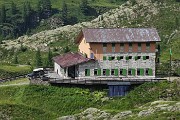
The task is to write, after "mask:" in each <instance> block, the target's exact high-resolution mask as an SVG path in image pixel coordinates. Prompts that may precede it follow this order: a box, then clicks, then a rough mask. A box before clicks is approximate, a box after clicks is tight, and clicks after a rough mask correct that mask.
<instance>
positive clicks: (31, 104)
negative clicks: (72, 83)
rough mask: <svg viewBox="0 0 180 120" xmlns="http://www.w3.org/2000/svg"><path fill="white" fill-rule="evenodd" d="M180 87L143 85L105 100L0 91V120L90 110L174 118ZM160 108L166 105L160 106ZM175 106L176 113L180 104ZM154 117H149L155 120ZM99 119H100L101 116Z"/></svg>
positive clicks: (87, 93) (78, 91)
mask: <svg viewBox="0 0 180 120" xmlns="http://www.w3.org/2000/svg"><path fill="white" fill-rule="evenodd" d="M179 85H180V83H179V81H174V82H166V81H164V82H158V83H145V84H143V85H140V86H139V87H136V88H135V89H134V90H132V91H131V92H130V93H129V94H128V95H127V96H124V97H115V98H108V97H107V95H106V92H107V90H102V91H99V90H98V91H97V90H94V91H92V89H91V90H90V89H82V88H77V87H71V88H68V87H63V86H61V87H55V86H37V85H36V86H34V85H29V86H8V87H0V119H5V120H6V119H9V118H11V119H12V120H15V119H16V120H17V119H18V120H19V119H27V120H28V119H34V120H39V119H45V120H46V119H55V118H58V117H61V116H65V115H73V114H77V113H80V112H82V111H84V110H86V109H87V108H92V107H93V108H94V107H96V108H97V109H101V110H103V111H106V112H107V113H110V114H111V115H113V116H114V115H116V114H117V115H118V113H120V112H123V111H127V110H128V111H132V115H134V117H137V114H138V113H139V114H140V112H141V111H143V110H146V111H147V112H149V111H150V112H151V108H152V109H153V110H156V111H154V113H155V114H156V113H158V109H159V110H161V111H159V112H160V113H161V114H163V112H164V111H167V115H171V116H174V117H175V118H176V117H178V114H179V111H177V114H176V113H171V111H172V110H174V109H172V107H170V106H176V103H178V102H179V101H180V94H179V88H180V86H179ZM154 101H159V102H154ZM152 102H153V103H152ZM162 104H168V105H167V106H164V107H163V106H159V105H162ZM177 105H178V106H177V108H178V109H179V104H177ZM157 106H159V107H157ZM169 107H170V108H169ZM156 108H157V109H156ZM161 108H162V109H161ZM173 108H174V107H173ZM163 109H164V110H163ZM166 109H169V111H168V110H166ZM175 109H176V108H175ZM146 111H144V112H141V115H142V119H143V118H144V117H146V116H144V114H145V113H146ZM86 113H87V112H86ZM143 113H144V114H143ZM88 114H91V113H90V112H89V113H88ZM88 114H82V115H84V116H86V115H88ZM155 114H153V113H152V114H149V115H153V116H156V115H155ZM161 114H159V115H161ZM99 115H102V116H103V115H104V114H99ZM80 117H81V115H80ZM94 117H96V115H94ZM129 117H130V116H129ZM147 117H149V116H147ZM160 117H164V116H160ZM153 118H154V117H153ZM165 118H167V116H165ZM137 119H138V117H137ZM101 120H102V119H101Z"/></svg>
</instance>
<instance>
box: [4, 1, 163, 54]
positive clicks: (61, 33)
mask: <svg viewBox="0 0 180 120" xmlns="http://www.w3.org/2000/svg"><path fill="white" fill-rule="evenodd" d="M136 1H137V4H135V5H132V4H131V3H130V2H126V3H125V4H123V5H121V6H119V7H118V8H116V9H112V10H110V11H109V12H106V13H104V14H102V15H100V16H98V17H97V18H96V19H94V20H92V21H90V22H82V23H78V24H75V25H67V26H63V27H59V28H56V29H54V30H46V31H42V32H40V33H37V34H34V35H32V36H22V37H19V38H18V39H17V40H13V41H12V40H11V41H10V40H7V41H6V43H5V44H4V46H5V47H6V48H11V47H12V46H13V47H15V48H18V47H19V46H20V44H22V43H23V45H24V46H27V47H29V48H31V49H37V48H40V49H41V50H42V51H45V50H48V48H47V45H48V44H49V43H51V42H54V41H59V40H64V39H66V40H70V41H71V42H73V41H74V40H75V38H76V36H77V34H78V33H79V32H80V30H81V29H82V28H85V27H90V28H99V27H109V28H112V27H115V28H116V27H126V26H123V24H120V23H119V22H117V21H122V22H123V21H124V22H126V21H127V20H128V21H130V20H133V19H135V18H137V17H141V16H144V17H145V18H146V20H147V21H148V19H149V18H151V16H152V15H156V14H157V13H158V12H159V9H158V7H157V4H156V3H152V2H151V0H136ZM55 21H57V20H55ZM58 21H59V20H58ZM129 24H131V23H129ZM141 26H144V25H143V24H142V25H141Z"/></svg>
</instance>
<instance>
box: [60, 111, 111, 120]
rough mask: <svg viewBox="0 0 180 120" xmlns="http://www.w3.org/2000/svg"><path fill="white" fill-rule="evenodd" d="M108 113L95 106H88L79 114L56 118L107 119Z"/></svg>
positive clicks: (72, 119) (78, 119) (65, 119)
mask: <svg viewBox="0 0 180 120" xmlns="http://www.w3.org/2000/svg"><path fill="white" fill-rule="evenodd" d="M109 119H110V113H106V112H105V111H101V110H99V109H97V108H88V109H86V110H85V111H83V112H82V113H80V114H76V115H74V116H64V117H60V118H58V120H109Z"/></svg>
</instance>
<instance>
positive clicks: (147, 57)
mask: <svg viewBox="0 0 180 120" xmlns="http://www.w3.org/2000/svg"><path fill="white" fill-rule="evenodd" d="M141 58H143V60H147V59H149V56H135V57H134V59H135V60H139V59H141ZM123 59H124V56H117V57H115V56H109V57H107V56H103V60H110V61H111V60H123ZM125 59H126V60H130V59H133V57H132V56H126V57H125Z"/></svg>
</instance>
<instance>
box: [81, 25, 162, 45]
mask: <svg viewBox="0 0 180 120" xmlns="http://www.w3.org/2000/svg"><path fill="white" fill-rule="evenodd" d="M82 33H83V35H84V37H85V39H86V42H101V43H112V42H151V41H155V42H158V41H160V37H159V35H158V32H157V30H156V29H155V28H85V29H83V30H82ZM82 33H80V34H79V35H81V36H82ZM78 38H80V36H79V37H78Z"/></svg>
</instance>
